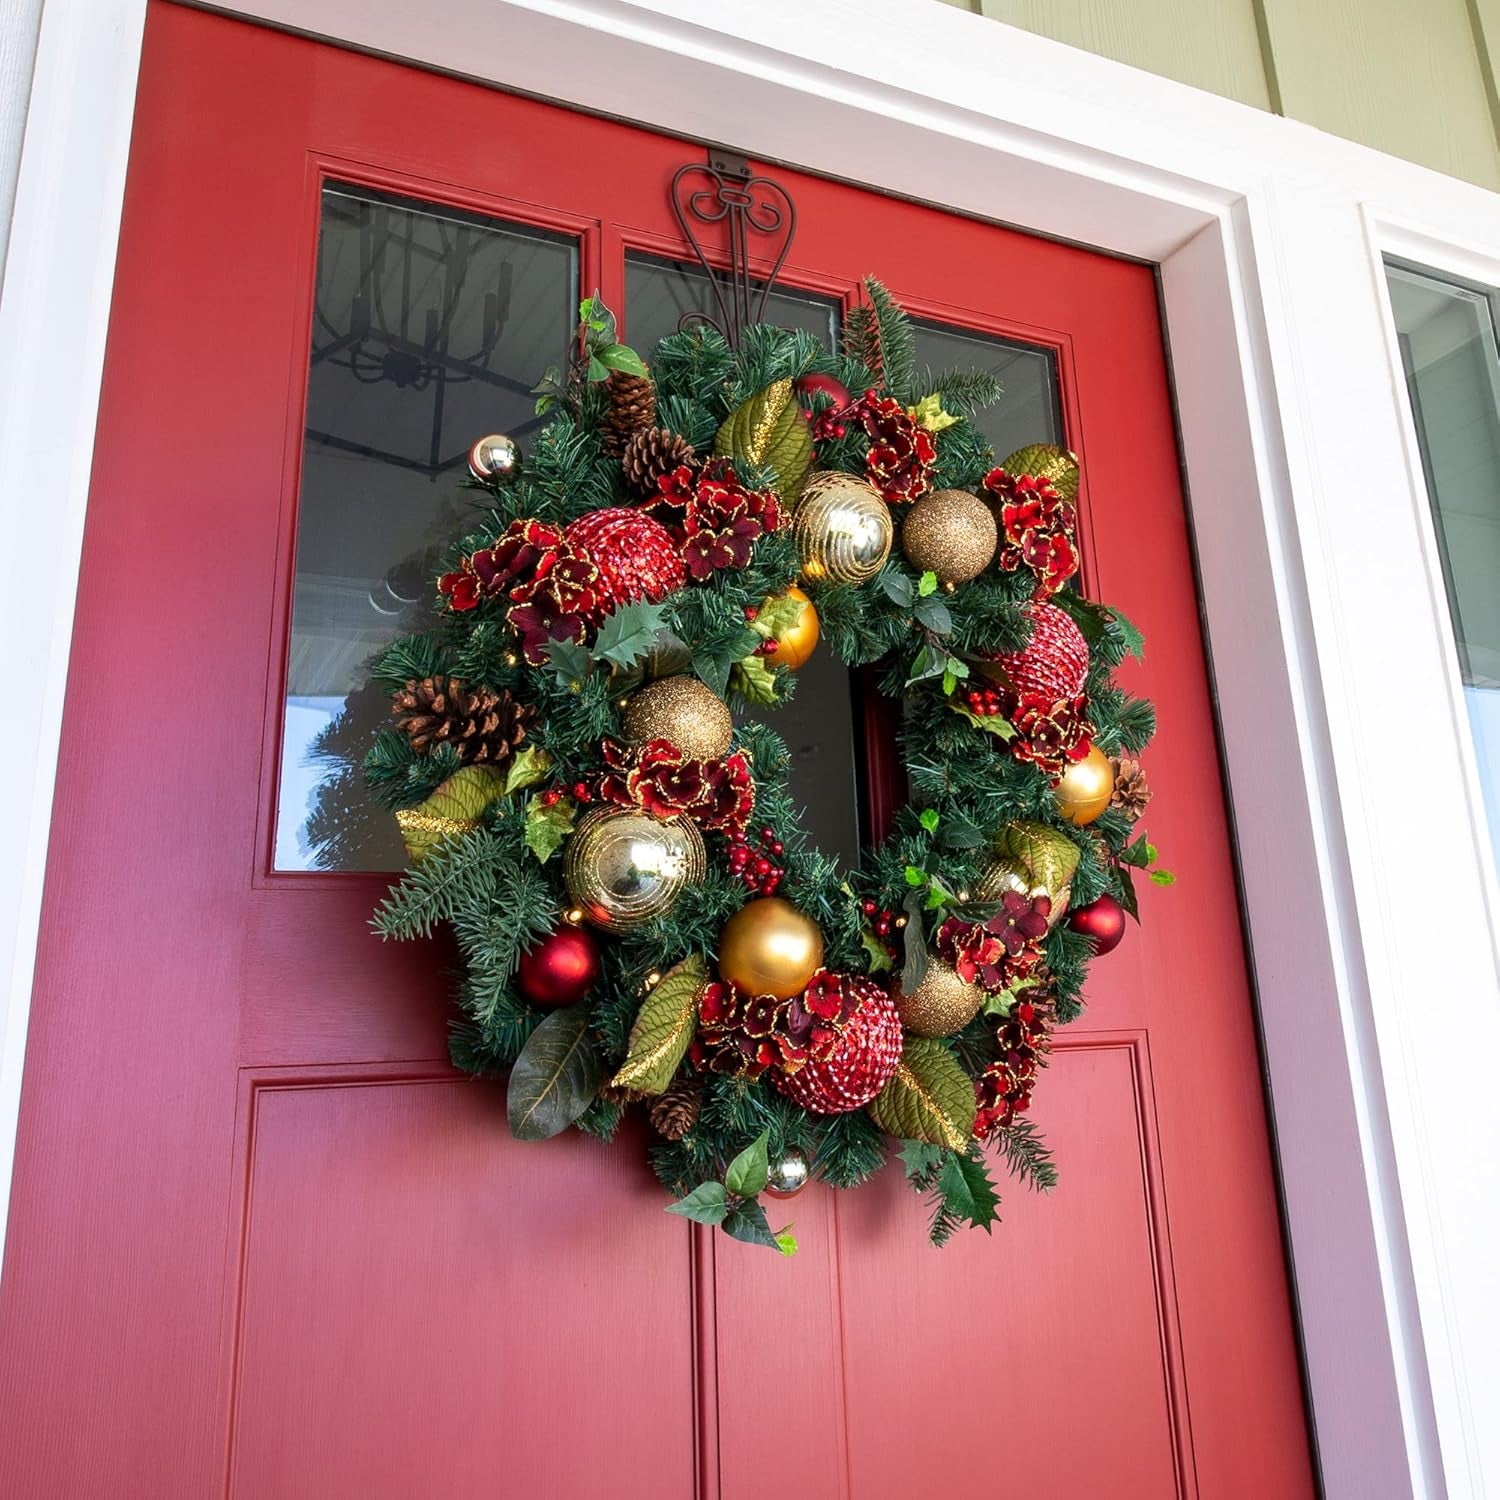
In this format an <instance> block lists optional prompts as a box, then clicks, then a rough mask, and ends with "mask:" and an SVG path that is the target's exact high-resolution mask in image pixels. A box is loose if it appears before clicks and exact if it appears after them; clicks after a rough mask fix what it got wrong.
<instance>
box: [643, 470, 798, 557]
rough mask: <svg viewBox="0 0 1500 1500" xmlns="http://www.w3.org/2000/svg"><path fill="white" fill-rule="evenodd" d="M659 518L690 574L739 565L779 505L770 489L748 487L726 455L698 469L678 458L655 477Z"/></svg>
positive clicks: (777, 516) (773, 524)
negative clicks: (678, 549) (664, 472)
mask: <svg viewBox="0 0 1500 1500" xmlns="http://www.w3.org/2000/svg"><path fill="white" fill-rule="evenodd" d="M657 492H658V499H657V501H656V502H655V505H654V507H653V508H654V509H655V511H656V513H657V516H658V518H659V519H660V520H661V521H662V522H663V524H665V525H666V527H667V529H668V530H669V531H670V532H671V533H672V535H673V536H674V537H675V538H676V540H677V541H678V543H679V544H680V546H681V547H682V559H683V561H684V562H685V563H686V564H687V569H688V572H689V573H690V574H691V575H692V577H693V578H695V579H698V580H700V581H701V580H703V579H705V578H707V577H708V576H709V575H710V574H711V573H716V572H718V571H719V570H720V569H721V568H743V567H745V566H746V565H747V564H748V563H749V561H750V553H751V550H752V549H753V547H754V546H755V543H756V542H757V541H759V540H760V538H761V537H763V536H765V535H766V534H767V533H768V532H772V531H775V530H776V529H777V528H778V527H779V526H780V525H781V506H780V503H779V502H778V501H777V499H776V496H775V494H774V492H773V491H771V490H747V489H746V488H745V486H744V485H743V484H741V483H740V480H739V476H738V475H737V474H736V473H735V472H734V465H733V464H732V463H731V462H730V461H729V460H728V459H727V458H715V459H710V460H709V461H708V462H707V463H706V464H704V465H703V466H702V467H701V468H699V469H696V470H695V469H694V468H693V467H692V466H691V465H689V464H682V465H680V466H679V467H678V468H676V469H673V470H672V471H671V472H670V473H668V474H663V475H662V476H661V478H660V479H658V480H657Z"/></svg>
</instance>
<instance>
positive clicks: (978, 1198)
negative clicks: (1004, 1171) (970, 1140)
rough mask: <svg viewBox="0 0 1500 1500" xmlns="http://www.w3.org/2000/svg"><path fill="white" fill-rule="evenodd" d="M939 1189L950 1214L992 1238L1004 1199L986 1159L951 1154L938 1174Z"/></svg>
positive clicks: (959, 1153) (966, 1154) (956, 1152)
mask: <svg viewBox="0 0 1500 1500" xmlns="http://www.w3.org/2000/svg"><path fill="white" fill-rule="evenodd" d="M937 1189H938V1192H940V1193H941V1194H942V1195H943V1205H944V1207H945V1208H947V1210H948V1212H949V1213H951V1214H953V1215H954V1216H955V1217H956V1218H960V1219H963V1220H964V1221H965V1222H966V1223H969V1224H972V1225H973V1226H974V1228H975V1229H982V1230H984V1232H985V1233H986V1234H988V1233H989V1232H990V1225H991V1224H994V1223H995V1222H997V1221H998V1219H999V1218H1000V1195H999V1193H997V1192H996V1191H995V1184H994V1183H993V1182H991V1181H990V1174H989V1171H988V1170H987V1168H986V1167H985V1164H984V1159H983V1158H982V1157H973V1156H970V1155H969V1154H968V1152H967V1151H964V1152H958V1151H952V1152H950V1153H949V1155H948V1159H947V1160H946V1161H945V1162H944V1163H943V1169H942V1171H941V1172H939V1173H938V1179H937Z"/></svg>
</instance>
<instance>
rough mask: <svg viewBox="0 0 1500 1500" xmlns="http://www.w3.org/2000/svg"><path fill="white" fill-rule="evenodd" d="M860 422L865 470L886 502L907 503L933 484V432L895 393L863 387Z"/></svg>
mask: <svg viewBox="0 0 1500 1500" xmlns="http://www.w3.org/2000/svg"><path fill="white" fill-rule="evenodd" d="M857 414H858V417H859V423H860V426H862V427H863V428H864V430H865V432H866V433H867V434H868V435H869V439H870V451H869V453H867V454H866V455H865V474H866V476H867V477H868V478H869V480H870V482H871V484H873V485H874V486H875V487H876V489H878V490H879V491H880V492H881V494H882V495H884V496H885V499H886V503H887V504H889V505H907V504H910V503H911V502H912V501H913V500H918V499H920V498H921V497H922V496H923V495H925V494H926V493H927V491H928V490H929V489H930V488H931V487H932V471H933V470H934V469H935V468H936V467H937V444H936V442H934V440H933V436H932V434H931V433H930V432H929V431H928V430H927V429H926V428H925V427H923V426H922V424H921V423H920V422H918V421H917V420H916V418H915V417H913V416H912V415H911V414H910V413H909V412H908V411H907V410H906V408H905V407H904V406H902V404H901V403H900V402H899V401H897V400H896V398H895V397H894V396H881V395H878V394H877V393H876V392H874V391H866V392H865V394H864V396H863V397H862V398H861V399H860V400H859V402H858V403H857Z"/></svg>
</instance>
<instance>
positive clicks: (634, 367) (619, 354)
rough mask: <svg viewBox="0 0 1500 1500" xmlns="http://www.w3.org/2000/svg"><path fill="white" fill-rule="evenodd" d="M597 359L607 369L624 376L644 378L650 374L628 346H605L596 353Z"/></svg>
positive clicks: (643, 361) (643, 362) (644, 363)
mask: <svg viewBox="0 0 1500 1500" xmlns="http://www.w3.org/2000/svg"><path fill="white" fill-rule="evenodd" d="M597 358H598V360H599V363H600V364H601V365H604V366H605V367H606V368H607V369H610V370H620V371H623V372H624V373H625V374H626V375H640V376H642V377H644V376H647V375H649V374H650V373H651V372H650V370H648V369H647V368H646V362H645V360H643V359H642V358H641V357H640V355H639V354H637V353H636V352H635V350H634V349H632V348H631V347H630V346H629V345H628V344H606V345H605V346H604V348H602V349H600V350H599V351H598V354H597Z"/></svg>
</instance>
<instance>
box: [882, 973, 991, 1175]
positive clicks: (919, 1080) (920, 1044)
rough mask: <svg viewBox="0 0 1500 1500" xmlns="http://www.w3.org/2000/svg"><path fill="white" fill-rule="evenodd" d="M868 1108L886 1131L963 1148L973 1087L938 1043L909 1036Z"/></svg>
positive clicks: (971, 1114)
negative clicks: (891, 1069)
mask: <svg viewBox="0 0 1500 1500" xmlns="http://www.w3.org/2000/svg"><path fill="white" fill-rule="evenodd" d="M906 993H908V994H909V993H910V991H906ZM869 1110H870V1113H871V1115H873V1116H874V1118H875V1123H876V1124H877V1125H879V1126H880V1128H881V1129H882V1130H884V1131H885V1132H886V1133H887V1134H888V1135H894V1136H899V1137H901V1138H902V1139H903V1140H909V1141H930V1142H931V1143H932V1144H933V1145H935V1146H946V1147H947V1148H948V1149H949V1150H950V1151H963V1150H966V1149H967V1147H968V1142H969V1136H970V1134H971V1132H972V1131H973V1129H974V1115H975V1111H976V1105H975V1102H974V1085H973V1083H972V1082H971V1081H970V1079H969V1075H968V1074H967V1073H965V1072H964V1070H963V1069H962V1068H961V1067H960V1066H959V1065H958V1062H957V1060H956V1059H955V1058H954V1056H953V1054H952V1053H951V1052H949V1051H948V1049H947V1048H946V1047H944V1046H943V1044H942V1043H941V1042H938V1041H933V1040H930V1039H929V1038H927V1037H919V1036H909V1037H907V1039H906V1045H905V1047H903V1048H902V1051H901V1061H900V1062H898V1063H897V1064H896V1072H895V1075H894V1076H893V1077H892V1079H891V1081H890V1082H889V1083H888V1084H886V1086H885V1087H884V1088H883V1089H882V1090H881V1091H880V1092H879V1093H878V1094H877V1095H876V1096H875V1098H874V1100H873V1101H872V1102H871V1104H870V1105H869Z"/></svg>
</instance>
